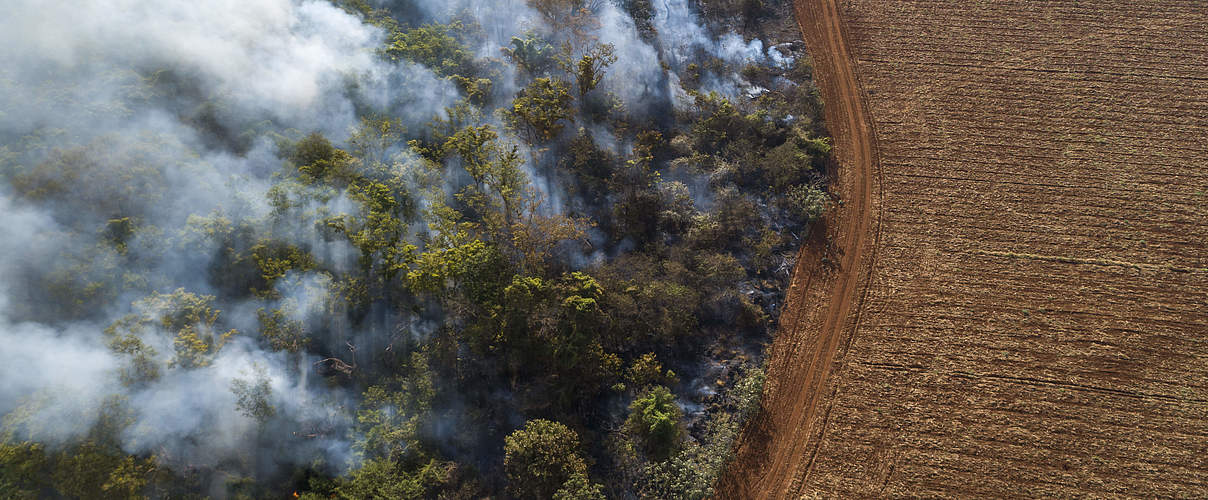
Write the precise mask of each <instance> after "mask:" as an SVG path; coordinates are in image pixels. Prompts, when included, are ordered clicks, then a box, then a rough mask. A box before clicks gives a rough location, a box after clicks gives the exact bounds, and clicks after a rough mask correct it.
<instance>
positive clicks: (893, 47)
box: [719, 0, 1208, 499]
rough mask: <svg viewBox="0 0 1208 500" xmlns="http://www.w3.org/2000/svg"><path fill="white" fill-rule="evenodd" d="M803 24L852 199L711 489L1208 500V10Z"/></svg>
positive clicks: (805, 270)
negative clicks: (759, 406)
mask: <svg viewBox="0 0 1208 500" xmlns="http://www.w3.org/2000/svg"><path fill="white" fill-rule="evenodd" d="M795 7H796V11H797V18H798V21H799V22H800V23H801V25H802V26H801V27H802V32H803V35H804V37H805V40H806V43H807V45H808V46H809V49H810V53H811V55H812V56H813V57H814V66H815V69H816V72H817V77H818V83H819V86H820V88H821V90H822V94H823V97H824V98H825V103H826V120H827V122H828V124H829V126H830V128H831V133H832V136H833V137H834V138H835V140H836V145H835V146H836V147H835V152H836V156H837V159H838V161H839V163H840V164H841V165H842V168H839V169H837V171H836V185H835V186H834V190H833V192H836V193H839V194H840V195H841V196H842V198H843V203H842V204H839V205H837V206H836V207H834V209H833V210H832V211H831V212H830V213H829V214H828V216H827V219H826V221H825V222H824V224H822V225H821V227H819V228H817V230H815V231H814V232H813V236H812V239H811V241H810V242H809V243H808V244H807V245H806V246H805V247H804V248H803V249H802V255H801V258H800V259H799V265H798V266H799V267H798V269H797V272H796V275H795V278H794V283H793V285H792V287H791V288H790V290H789V292H788V297H787V299H788V300H787V303H786V307H785V310H784V313H783V314H782V316H781V325H780V331H779V333H778V336H777V338H776V341H775V343H774V345H773V346H772V351H771V354H770V356H769V367H768V382H767V384H768V385H767V388H766V391H765V393H764V406H765V408H764V411H763V412H762V413H761V414H760V416H758V417H756V418H755V419H754V420H753V421H752V422H751V425H750V426H748V428H747V429H746V431H745V434H744V436H743V441H742V443H741V445H740V448H739V450H738V455H737V458H736V461H735V463H734V464H733V465H732V466H731V468H730V470H729V471H728V475H727V476H726V477H725V478H723V481H722V483H721V485H720V486H719V496H721V497H724V498H777V499H779V498H795V497H797V496H801V495H827V496H836V497H855V498H866V497H938V498H943V497H956V498H968V497H988V498H996V497H1002V496H1004V495H1005V496H1019V497H1031V498H1070V497H1089V498H1115V497H1128V496H1136V497H1146V498H1152V497H1183V498H1203V497H1208V384H1206V383H1205V381H1208V340H1205V332H1208V246H1205V244H1204V242H1205V241H1208V175H1205V173H1204V165H1208V144H1205V142H1204V140H1203V138H1204V137H1206V136H1208V31H1206V30H1204V29H1203V27H1204V26H1208V9H1206V8H1204V6H1203V5H1202V2H1199V3H1197V2H1188V1H1187V0H1154V1H1153V2H1147V3H1145V4H1144V5H1142V4H1139V3H1137V2H1134V1H1131V0H1090V1H1078V2H1071V1H1065V2H1036V1H1034V0H995V1H993V2H985V1H983V2H969V1H967V0H895V1H885V0H842V1H839V0H797V1H796V4H795ZM865 89H867V91H865ZM874 118H875V120H874ZM873 127H875V130H874V129H873ZM882 167H883V168H882ZM824 262H829V264H823V263H824ZM849 349H850V353H849V352H848V351H849Z"/></svg>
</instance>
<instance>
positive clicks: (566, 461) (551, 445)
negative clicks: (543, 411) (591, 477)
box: [503, 419, 587, 498]
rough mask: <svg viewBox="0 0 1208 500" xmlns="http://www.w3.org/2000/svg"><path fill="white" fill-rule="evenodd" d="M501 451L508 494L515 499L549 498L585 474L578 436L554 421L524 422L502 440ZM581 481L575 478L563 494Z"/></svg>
mask: <svg viewBox="0 0 1208 500" xmlns="http://www.w3.org/2000/svg"><path fill="white" fill-rule="evenodd" d="M503 450H504V458H503V468H504V471H505V472H506V474H507V478H508V491H509V492H510V493H511V494H512V495H514V496H516V497H517V498H553V497H554V495H555V494H556V493H558V491H559V490H562V489H563V487H564V485H566V483H567V482H568V481H570V480H571V479H572V478H573V477H574V476H576V475H579V476H584V477H585V476H586V474H587V464H586V463H585V462H584V461H583V457H581V456H580V455H579V435H578V434H576V433H575V431H572V430H570V429H569V428H567V427H566V426H565V425H562V424H560V423H557V422H551V421H549V420H540V419H538V420H530V421H528V422H527V423H525V424H524V428H523V429H519V430H517V431H515V432H513V433H512V434H511V435H509V436H507V437H506V438H504V445H503ZM581 482H582V480H580V479H578V478H576V481H575V482H574V483H572V484H571V485H570V486H571V488H569V489H568V490H567V491H568V492H569V491H572V490H574V489H576V488H574V487H575V486H576V484H578V483H581ZM578 490H579V491H582V488H578ZM569 498H576V497H569ZM580 498H582V497H580Z"/></svg>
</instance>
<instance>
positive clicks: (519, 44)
mask: <svg viewBox="0 0 1208 500" xmlns="http://www.w3.org/2000/svg"><path fill="white" fill-rule="evenodd" d="M499 50H500V51H502V52H503V54H504V55H505V56H507V57H508V59H511V60H512V62H513V63H515V64H516V67H517V68H519V69H520V70H521V71H523V72H525V73H526V74H527V75H529V76H530V77H537V76H540V75H543V74H545V73H546V72H548V71H549V69H550V68H552V67H553V65H554V53H555V52H554V46H553V45H551V44H550V43H549V41H547V40H546V39H544V38H542V37H541V36H539V35H537V34H536V33H534V32H532V31H530V32H528V33H525V35H524V38H520V37H515V36H514V37H512V41H511V47H504V48H501V49H499Z"/></svg>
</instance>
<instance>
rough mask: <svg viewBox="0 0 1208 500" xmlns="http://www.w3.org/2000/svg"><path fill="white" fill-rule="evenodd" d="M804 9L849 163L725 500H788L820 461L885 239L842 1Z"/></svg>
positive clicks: (789, 305)
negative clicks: (824, 403)
mask: <svg viewBox="0 0 1208 500" xmlns="http://www.w3.org/2000/svg"><path fill="white" fill-rule="evenodd" d="M795 9H796V13H797V19H798V22H799V23H801V31H802V33H803V34H804V36H805V41H806V44H807V46H808V47H809V52H810V54H811V56H812V57H813V61H814V69H815V75H816V79H817V80H818V85H819V88H820V89H821V91H822V95H823V99H824V102H825V106H826V109H825V114H826V121H827V124H828V127H829V129H830V132H831V136H832V137H833V138H834V140H835V153H836V156H837V158H838V162H839V164H840V165H841V168H838V169H836V171H835V174H836V176H835V177H836V182H835V185H834V186H832V192H834V193H836V194H837V195H838V198H839V200H840V201H839V202H838V203H837V204H835V206H834V207H833V208H832V210H831V211H830V213H829V214H828V215H827V217H826V219H825V220H824V221H822V223H820V224H819V225H818V227H815V228H814V230H813V231H812V232H811V233H812V234H811V239H810V241H809V242H808V243H807V244H806V245H805V246H804V247H803V248H802V250H801V253H800V255H799V258H798V267H797V269H796V271H795V273H794V279H793V284H792V285H791V287H790V290H789V292H788V297H787V300H786V307H785V310H784V313H783V314H782V315H781V320H780V329H779V333H778V336H777V339H776V342H775V344H774V345H773V347H772V352H771V356H770V360H769V367H768V378H767V380H768V382H767V388H766V391H765V393H764V404H765V405H767V406H765V408H764V411H763V412H762V413H761V414H760V415H759V416H758V417H756V419H755V420H754V421H753V422H752V423H751V425H749V426H748V428H747V432H746V434H745V435H744V436H743V438H742V444H741V445H740V448H739V450H738V453H737V459H736V460H735V462H734V464H733V465H732V466H731V467H730V469H729V471H728V472H727V475H726V477H725V478H723V480H722V483H721V484H720V485H719V493H720V496H721V497H723V498H783V497H786V496H788V494H789V492H790V491H792V490H796V489H798V488H799V486H800V484H801V483H802V482H803V480H804V477H805V475H806V474H808V471H809V468H810V466H811V464H812V463H813V456H812V454H803V451H806V450H808V449H810V448H809V447H808V445H809V443H810V441H811V440H815V439H817V438H818V437H820V436H818V434H819V433H821V432H823V428H824V425H816V424H818V423H819V422H820V421H825V419H826V416H827V415H826V413H827V412H826V411H825V410H824V409H822V410H821V411H820V409H819V402H820V400H823V399H825V398H824V397H823V396H824V395H825V394H826V392H827V391H828V389H830V390H833V389H831V388H828V387H827V383H828V381H829V380H830V378H831V377H830V376H829V375H830V373H831V369H832V365H833V362H834V360H835V358H836V354H837V353H840V352H841V351H845V350H846V347H847V346H848V345H850V337H851V335H852V334H853V333H854V332H855V330H856V327H857V326H858V324H859V317H860V310H861V305H862V303H863V298H864V293H865V290H866V289H867V283H868V278H869V275H870V272H871V269H872V266H873V261H874V260H875V253H876V246H877V239H878V235H879V226H880V222H879V220H878V218H877V213H878V210H879V207H880V182H879V175H880V171H879V164H878V160H877V147H876V134H875V133H874V131H873V129H872V123H873V122H872V119H871V117H869V116H868V111H867V107H866V106H865V104H864V100H863V92H862V90H861V88H860V83H859V80H858V77H857V76H856V70H855V67H854V65H853V64H852V59H851V56H850V51H849V49H848V45H847V40H846V37H845V33H844V28H843V24H842V20H841V18H840V16H839V7H838V5H836V0H798V1H797V2H796V4H795ZM841 355H842V354H840V356H841ZM814 449H815V450H816V447H815V448H814ZM795 485H796V486H797V487H794V486H795Z"/></svg>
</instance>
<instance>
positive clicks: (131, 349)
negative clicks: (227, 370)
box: [105, 288, 238, 383]
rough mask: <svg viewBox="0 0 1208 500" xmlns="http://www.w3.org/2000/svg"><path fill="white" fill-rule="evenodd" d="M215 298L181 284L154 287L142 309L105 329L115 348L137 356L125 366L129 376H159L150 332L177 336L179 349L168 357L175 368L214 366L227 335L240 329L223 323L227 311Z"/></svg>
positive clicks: (138, 307)
mask: <svg viewBox="0 0 1208 500" xmlns="http://www.w3.org/2000/svg"><path fill="white" fill-rule="evenodd" d="M214 299H215V297H214V296H213V295H197V294H195V293H190V292H186V291H185V290H184V289H183V288H180V289H177V290H176V291H174V292H172V293H168V294H164V293H159V292H152V293H151V295H149V296H147V297H146V298H144V299H142V300H140V301H138V302H135V303H134V308H135V310H136V311H138V312H137V313H135V314H129V315H127V316H125V317H123V318H121V319H119V320H117V321H115V322H113V324H111V325H110V326H109V327H108V328H106V329H105V335H106V336H107V337H108V338H109V347H110V349H112V350H113V351H114V352H117V353H121V354H126V355H129V356H130V357H131V365H130V366H129V367H126V368H124V369H123V372H122V377H123V380H124V381H126V382H127V383H138V382H146V381H150V380H154V379H155V378H157V377H158V376H159V367H158V363H157V360H156V359H155V357H156V352H155V349H154V348H152V347H151V346H149V345H147V344H146V342H144V340H143V338H144V337H146V336H148V335H156V334H161V335H169V336H172V337H173V341H172V343H173V346H174V347H175V354H174V356H173V357H172V359H171V360H170V361H169V362H168V367H169V368H176V367H179V368H198V367H203V366H208V365H209V364H210V360H211V359H212V358H213V357H214V355H215V354H217V353H218V351H219V350H220V349H222V346H223V345H224V344H226V342H227V340H229V339H230V338H231V337H232V336H234V335H235V334H236V333H238V332H237V331H235V330H228V331H226V332H223V331H221V329H220V328H218V324H217V323H218V318H219V316H220V315H221V313H222V311H220V310H218V309H215V308H214Z"/></svg>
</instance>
